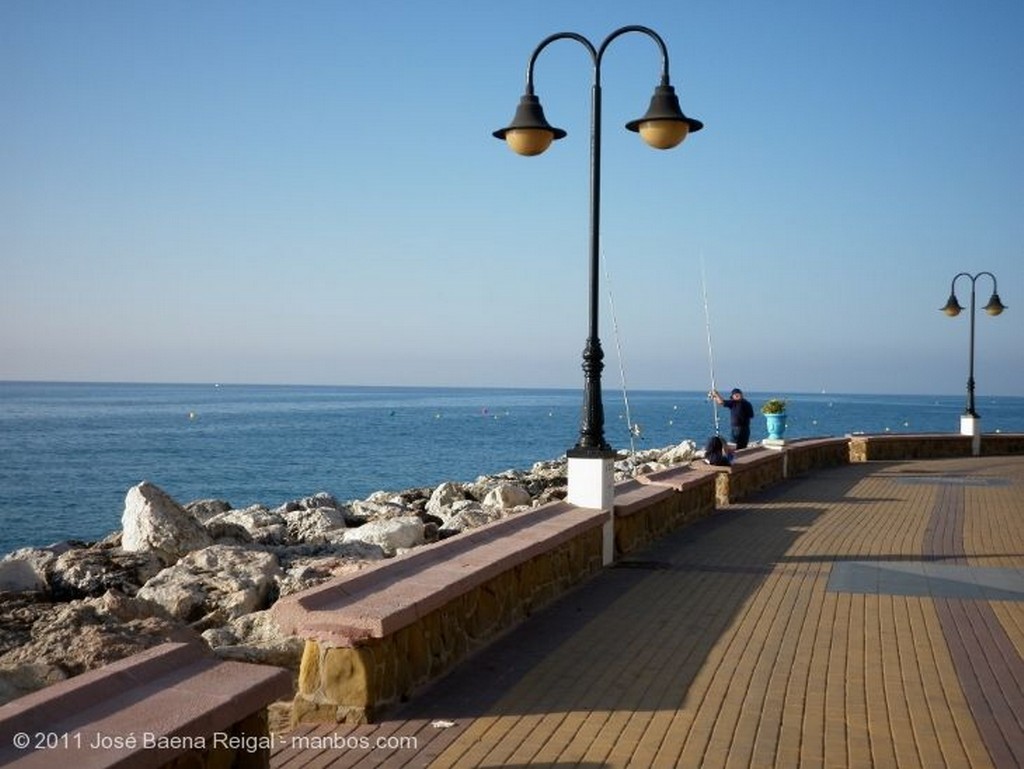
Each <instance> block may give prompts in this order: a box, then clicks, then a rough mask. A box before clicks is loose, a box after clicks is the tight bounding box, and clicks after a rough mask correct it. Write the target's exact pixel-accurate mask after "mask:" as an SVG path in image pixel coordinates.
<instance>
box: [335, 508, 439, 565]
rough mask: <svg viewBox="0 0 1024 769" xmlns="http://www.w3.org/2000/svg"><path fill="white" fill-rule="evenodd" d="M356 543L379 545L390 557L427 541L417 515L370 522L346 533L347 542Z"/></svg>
mask: <svg viewBox="0 0 1024 769" xmlns="http://www.w3.org/2000/svg"><path fill="white" fill-rule="evenodd" d="M356 541H358V542H368V543H370V544H371V545H379V546H380V547H381V548H382V549H383V550H384V552H385V553H386V554H387V555H389V556H390V555H394V554H395V553H396V552H398V551H399V550H404V549H407V548H410V547H416V546H417V545H422V544H423V543H424V541H425V539H424V524H423V521H422V520H421V519H420V518H418V517H417V516H415V515H406V516H399V517H396V518H385V519H382V520H376V521H370V522H369V523H367V524H364V525H362V526H359V527H357V528H354V529H348V530H347V531H346V532H345V542H356Z"/></svg>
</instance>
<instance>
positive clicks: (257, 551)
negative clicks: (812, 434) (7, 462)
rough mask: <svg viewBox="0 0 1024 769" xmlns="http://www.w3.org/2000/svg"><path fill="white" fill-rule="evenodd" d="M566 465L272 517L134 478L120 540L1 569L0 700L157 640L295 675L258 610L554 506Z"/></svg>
mask: <svg viewBox="0 0 1024 769" xmlns="http://www.w3.org/2000/svg"><path fill="white" fill-rule="evenodd" d="M695 454H696V446H695V445H694V444H693V442H692V441H684V442H683V443H681V444H679V445H677V446H671V447H668V448H662V449H650V450H647V451H642V452H637V453H636V454H633V455H632V456H630V457H629V458H628V459H622V460H620V461H619V462H617V463H616V475H617V478H618V479H624V478H626V477H629V476H632V475H636V474H640V473H648V472H652V471H655V470H658V469H661V468H664V467H668V466H671V465H674V464H678V463H680V462H688V461H689V460H691V459H692V458H693V457H694V456H695ZM566 467H567V466H566V460H565V458H564V457H563V458H561V459H557V460H550V461H544V462H538V463H536V464H535V465H534V466H533V467H532V468H531V469H530V470H529V471H516V470H508V471H505V472H503V473H499V474H496V475H489V476H481V477H479V478H477V479H476V480H475V481H471V482H446V483H442V484H441V485H439V486H437V487H428V488H413V489H407V490H405V491H399V492H386V491H379V492H376V493H374V494H372V495H370V496H369V497H367V498H366V499H363V500H353V501H347V502H339V501H338V500H336V499H335V498H334V497H333V496H331V495H330V494H328V493H325V492H320V493H316V494H313V495H312V496H309V497H304V498H300V499H295V500H292V501H289V502H287V503H285V504H283V505H280V506H278V507H275V508H269V507H266V506H263V505H254V506H251V507H247V508H244V509H235V508H233V507H232V506H231V504H230V503H229V502H227V501H225V500H209V499H208V500H198V501H194V502H190V503H187V504H184V505H183V504H180V503H179V502H177V501H176V500H174V499H172V498H171V497H170V496H169V495H168V494H166V493H165V492H164V491H163V490H162V489H160V488H159V487H158V486H156V485H154V484H152V483H149V482H146V481H143V482H141V483H139V484H138V485H136V486H134V487H132V488H131V489H129V491H128V493H127V495H126V497H125V507H124V512H123V514H122V520H121V524H122V530H121V531H119V532H115V533H113V534H111V535H110V536H108V537H106V538H105V539H103V540H101V541H99V542H75V541H69V542H62V543H58V544H55V545H50V546H48V547H40V548H23V549H21V550H16V551H15V552H13V553H10V554H8V555H7V556H5V557H4V558H3V559H2V560H0V703H3V702H6V701H9V700H11V699H14V698H16V697H19V696H21V695H22V694H25V693H28V692H30V691H33V690H35V689H39V688H42V687H44V686H47V685H49V684H51V683H55V682H57V681H60V680H63V679H66V678H68V677H71V676H74V675H78V674H80V673H83V672H85V671H87V670H91V669H94V668H97V667H101V666H102V665H105V664H108V663H110V662H114V661H116V660H118V659H121V658H123V657H126V656H128V655H130V654H134V653H136V652H138V651H142V650H143V649H146V648H149V647H151V646H154V645H156V644H159V643H163V642H165V641H168V640H188V639H191V640H195V641H201V642H203V643H206V644H208V645H209V646H210V647H211V648H212V649H213V650H214V652H215V653H216V654H218V655H219V656H221V657H223V658H227V659H238V660H244V661H250V662H260V663H264V664H271V665H278V666H281V667H286V668H289V669H291V670H294V671H297V669H298V664H299V660H300V657H301V654H302V648H303V642H302V639H298V638H294V637H287V636H285V635H283V634H282V633H281V631H280V630H279V629H278V628H277V627H276V625H275V624H274V622H273V620H272V618H271V616H270V614H269V613H268V611H267V610H268V609H269V608H270V606H272V605H273V603H274V602H275V601H276V600H277V599H278V598H279V597H281V596H284V595H288V594H291V593H295V592H298V591H301V590H304V589H307V588H310V587H313V586H315V585H318V584H320V583H322V582H324V581H326V580H329V579H331V578H333V577H336V576H340V575H342V574H345V573H349V572H351V571H354V570H358V569H361V568H364V567H365V566H366V565H367V564H370V563H373V562H376V561H379V560H382V559H385V558H390V557H393V556H394V555H395V554H397V553H400V552H402V551H405V550H407V549H409V548H414V547H418V546H420V545H422V544H425V543H428V542H433V541H436V540H438V539H442V538H445V537H450V536H457V535H458V534H459V533H460V532H462V531H465V530H467V529H471V528H475V527H477V526H480V525H483V524H486V523H489V522H491V521H495V520H497V519H499V518H502V517H505V516H509V515H521V514H524V513H527V512H528V511H529V510H530V509H532V508H534V507H537V506H539V505H543V504H546V503H547V502H550V501H554V500H558V499H562V498H564V497H565V494H566Z"/></svg>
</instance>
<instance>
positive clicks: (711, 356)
mask: <svg viewBox="0 0 1024 769" xmlns="http://www.w3.org/2000/svg"><path fill="white" fill-rule="evenodd" d="M700 286H701V292H702V293H703V295H704V328H705V329H706V331H707V337H708V368H709V369H710V371H711V392H712V393H713V392H716V391H717V390H718V388H717V387H716V386H715V350H714V348H713V347H712V345H711V312H710V310H709V309H708V281H707V276H706V274H705V270H704V251H703V249H702V250H701V252H700ZM709 395H710V393H709ZM711 413H712V415H713V417H714V420H715V435H720V434H721V431H720V429H719V424H718V404H717V403H715V401H714V399H713V398H712V399H711Z"/></svg>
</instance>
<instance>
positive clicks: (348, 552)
mask: <svg viewBox="0 0 1024 769" xmlns="http://www.w3.org/2000/svg"><path fill="white" fill-rule="evenodd" d="M343 536H344V535H343ZM385 557H387V554H386V553H385V552H384V549H383V548H382V547H381V546H380V545H374V544H371V543H369V542H360V541H354V542H348V543H345V544H342V545H332V546H331V547H329V548H324V549H322V550H319V551H314V550H311V549H309V548H300V549H296V550H293V551H292V552H287V551H285V552H281V553H279V554H278V558H279V560H280V562H281V568H282V569H283V571H284V577H283V578H282V579H281V580H280V581H279V583H278V596H279V597H281V596H286V595H291V594H292V593H298V592H300V591H302V590H307V589H308V588H311V587H315V586H316V585H319V584H321V583H323V582H326V581H327V580H329V579H333V578H334V577H340V576H342V575H344V574H350V573H352V572H353V571H358V570H359V569H361V568H363V567H364V566H366V565H367V564H369V563H373V562H375V561H380V560H382V559H384V558H385Z"/></svg>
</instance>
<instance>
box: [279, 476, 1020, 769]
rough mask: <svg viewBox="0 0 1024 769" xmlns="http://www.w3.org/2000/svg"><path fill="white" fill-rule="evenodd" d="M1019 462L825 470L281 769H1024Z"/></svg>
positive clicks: (527, 627)
mask: <svg viewBox="0 0 1024 769" xmlns="http://www.w3.org/2000/svg"><path fill="white" fill-rule="evenodd" d="M1022 580H1024V457H993V458H985V459H973V458H972V459H948V460H914V461H905V462H876V463H868V464H856V465H850V466H846V467H839V468H833V469H829V470H824V471H819V472H816V473H814V474H812V475H810V476H807V477H806V478H803V479H799V480H795V481H790V482H787V483H786V484H784V485H782V486H779V487H777V488H775V489H772V490H771V491H770V492H768V493H766V494H762V495H760V496H758V497H756V498H753V499H751V500H748V501H746V502H744V503H742V504H737V505H734V506H732V507H730V508H728V509H726V510H724V511H721V512H719V513H718V514H716V515H715V516H714V517H713V518H711V519H709V520H706V521H703V522H701V523H699V524H697V525H694V526H691V527H688V528H686V529H683V530H681V531H679V532H677V533H675V534H673V535H672V536H670V537H667V538H665V539H664V540H662V541H660V542H659V543H657V544H656V545H655V546H653V547H651V548H649V549H647V550H645V551H644V552H642V553H636V554H633V555H631V556H630V557H629V558H628V559H627V561H626V562H623V563H621V564H619V565H617V566H615V567H613V568H610V569H607V570H605V571H604V572H602V573H601V574H599V575H598V576H597V577H595V578H594V579H592V580H590V581H589V582H587V583H586V584H585V585H583V586H582V587H580V588H578V589H576V590H575V591H573V592H572V593H570V594H569V595H567V596H565V597H564V598H562V599H561V600H560V601H558V602H557V603H556V604H554V605H552V606H551V607H549V608H548V609H546V610H545V611H543V612H540V613H538V614H537V615H535V616H534V617H532V618H531V619H530V620H529V621H528V622H526V623H525V624H524V625H522V626H521V627H519V628H517V629H516V630H514V631H513V632H511V633H510V634H508V635H506V636H505V637H503V638H502V639H500V640H498V641H497V642H495V643H494V644H492V645H491V646H490V647H488V648H487V649H485V650H483V651H482V652H480V653H478V654H477V655H475V656H474V657H472V658H471V659H470V660H468V661H467V662H465V663H464V664H463V665H461V666H460V667H459V668H458V669H457V670H456V671H454V672H453V673H452V674H451V675H449V676H448V677H447V678H446V679H444V680H443V681H441V682H438V683H437V684H435V685H434V686H433V687H431V688H429V689H427V690H425V691H423V692H422V693H420V694H419V695H418V696H417V697H415V698H414V700H413V701H411V702H409V703H407V704H405V705H404V706H403V707H402V708H401V709H399V710H396V711H395V712H393V713H392V714H391V716H390V717H389V718H387V720H384V721H383V722H381V723H379V724H374V725H369V726H360V727H326V726H318V727H303V728H302V729H300V730H297V731H296V732H294V733H293V734H290V735H286V736H285V738H284V739H283V740H282V741H281V748H280V749H279V750H278V751H277V752H276V753H275V754H274V756H273V757H272V762H271V763H272V766H273V767H275V768H276V769H300V768H305V769H311V768H312V767H324V768H326V767H332V768H335V769H337V768H339V767H379V766H383V767H436V768H437V769H441V768H442V767H520V766H555V767H568V766H576V767H584V768H590V769H598V768H601V767H700V768H701V769H710V768H711V767H744V768H746V767H786V768H787V769H789V768H790V767H899V768H900V769H910V768H913V767H921V768H922V769H934V768H935V767H947V768H948V769H961V768H963V769H973V768H975V767H978V768H980V767H995V768H996V769H1004V768H1005V769H1008V768H1009V767H1020V766H1024V660H1022V655H1024V581H1022Z"/></svg>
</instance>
